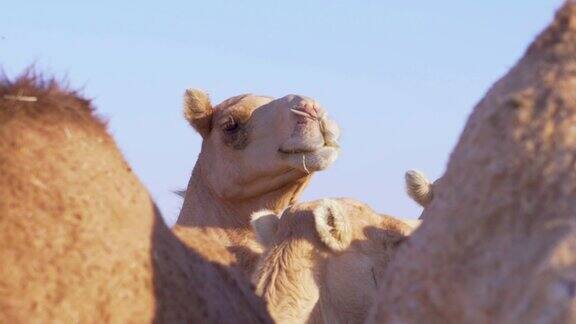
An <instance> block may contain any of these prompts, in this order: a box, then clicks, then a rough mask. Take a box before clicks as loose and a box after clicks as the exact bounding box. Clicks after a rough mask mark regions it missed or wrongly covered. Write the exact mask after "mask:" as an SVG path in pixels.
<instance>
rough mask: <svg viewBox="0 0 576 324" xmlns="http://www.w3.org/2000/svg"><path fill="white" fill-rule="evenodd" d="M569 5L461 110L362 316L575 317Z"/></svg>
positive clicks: (575, 102)
mask: <svg viewBox="0 0 576 324" xmlns="http://www.w3.org/2000/svg"><path fill="white" fill-rule="evenodd" d="M575 148H576V1H567V2H566V4H565V5H564V7H563V8H562V9H561V10H560V11H559V12H558V13H557V15H556V18H555V20H554V22H553V23H552V24H551V25H550V27H548V28H547V29H546V30H545V31H544V32H543V33H542V34H541V35H540V36H538V38H537V39H536V40H535V41H534V43H533V44H532V45H531V46H530V47H529V48H528V50H527V52H526V53H525V55H524V57H523V58H522V59H521V60H520V61H519V62H518V63H517V65H516V66H515V67H514V68H512V69H511V70H510V72H508V74H507V75H506V76H504V77H503V78H502V79H501V80H499V81H498V82H497V83H496V84H495V85H494V86H493V87H492V88H491V89H490V91H489V92H488V93H487V95H486V96H485V97H484V98H483V99H482V100H481V101H480V103H479V104H478V105H477V106H476V108H475V109H474V112H473V113H472V115H471V116H470V119H469V120H468V123H467V125H466V127H465V129H464V132H463V133H462V135H461V137H460V140H459V142H458V145H457V146H456V148H455V149H454V152H452V154H451V156H450V162H449V164H448V167H447V169H446V173H445V174H444V175H443V176H442V177H441V178H440V179H439V180H438V181H437V182H436V183H435V184H434V199H433V200H432V202H431V204H430V205H429V206H427V207H426V209H425V210H424V213H423V219H424V221H423V222H422V225H421V226H420V228H419V229H418V230H417V231H416V232H414V234H413V235H412V237H411V238H410V244H408V245H405V246H403V247H401V248H400V249H399V251H398V253H397V255H396V256H395V257H394V259H393V260H392V262H391V263H390V266H389V267H388V270H387V273H386V276H385V281H384V282H383V285H382V288H381V290H380V292H379V295H380V296H379V301H378V303H377V307H376V308H375V309H374V310H373V316H372V321H369V323H576V253H575V251H576V201H575V195H576V172H575V162H576V150H575Z"/></svg>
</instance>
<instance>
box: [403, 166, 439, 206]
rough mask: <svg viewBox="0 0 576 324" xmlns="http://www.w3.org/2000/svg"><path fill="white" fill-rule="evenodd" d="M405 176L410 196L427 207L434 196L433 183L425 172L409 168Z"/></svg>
mask: <svg viewBox="0 0 576 324" xmlns="http://www.w3.org/2000/svg"><path fill="white" fill-rule="evenodd" d="M404 178H405V181H406V192H407V193H408V196H410V198H412V199H413V200H414V201H415V202H417V203H418V204H419V205H420V206H422V207H426V206H427V205H428V204H429V203H430V202H431V201H432V199H433V198H434V192H433V191H432V183H431V182H430V181H429V180H428V179H427V178H426V176H425V175H424V173H422V172H420V171H417V170H408V171H407V172H406V174H405V175H404Z"/></svg>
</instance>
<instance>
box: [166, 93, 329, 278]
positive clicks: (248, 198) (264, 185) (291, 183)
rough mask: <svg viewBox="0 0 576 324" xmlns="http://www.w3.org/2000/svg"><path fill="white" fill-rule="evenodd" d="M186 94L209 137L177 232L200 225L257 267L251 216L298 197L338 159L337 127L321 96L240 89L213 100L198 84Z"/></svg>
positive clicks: (191, 115)
mask: <svg viewBox="0 0 576 324" xmlns="http://www.w3.org/2000/svg"><path fill="white" fill-rule="evenodd" d="M184 100H185V104H184V114H185V117H186V118H187V120H188V121H189V122H190V124H191V125H192V126H193V127H194V128H195V129H196V130H197V131H198V133H200V135H202V138H203V142H202V150H201V152H200V155H199V157H198V161H197V162H196V165H195V166H194V170H193V171H192V176H191V178H190V181H189V183H188V188H187V190H186V193H185V198H184V203H183V207H182V210H181V212H180V215H179V217H178V221H177V228H178V229H177V230H176V233H177V234H178V235H180V236H183V235H186V234H185V233H186V230H187V228H200V229H202V230H203V231H204V232H205V233H209V234H210V235H213V236H214V237H217V238H218V239H219V240H220V241H221V244H222V245H223V246H226V247H228V248H229V249H230V250H231V251H232V252H233V253H234V254H235V256H236V260H237V263H238V265H239V266H240V267H241V268H242V269H244V271H245V272H246V273H247V274H250V273H251V272H252V269H253V267H254V265H255V263H256V262H257V258H258V254H259V253H261V248H260V247H259V245H258V244H257V243H256V241H255V239H254V234H253V233H252V231H251V229H250V215H251V214H252V213H253V212H254V211H257V210H260V209H263V208H268V209H272V210H275V211H280V210H282V209H284V208H285V207H286V206H288V205H289V204H292V203H294V202H295V201H296V200H297V198H298V196H299V195H300V193H301V191H302V190H303V189H304V187H305V186H306V185H307V183H308V181H309V180H310V177H311V175H312V173H314V172H315V171H320V170H323V169H325V168H326V167H328V166H329V165H330V164H332V163H333V162H334V160H335V159H336V158H337V156H338V151H339V148H338V143H337V139H338V135H339V131H338V127H337V125H336V124H335V123H334V122H333V121H331V120H330V119H328V118H327V114H326V112H325V111H324V109H323V108H322V107H320V105H319V104H318V103H317V102H316V101H314V100H312V99H310V98H306V97H302V96H297V95H288V96H285V97H282V98H280V99H276V100H274V99H272V98H269V97H263V96H256V95H241V96H237V97H233V98H230V99H228V100H225V101H224V102H222V103H220V104H219V105H217V106H216V107H212V104H211V103H210V100H209V99H208V96H207V95H206V94H205V93H204V92H201V91H199V90H192V89H191V90H187V91H186V94H185V98H184Z"/></svg>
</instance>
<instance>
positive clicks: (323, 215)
mask: <svg viewBox="0 0 576 324" xmlns="http://www.w3.org/2000/svg"><path fill="white" fill-rule="evenodd" d="M252 226H253V228H254V232H255V233H256V237H257V238H258V241H259V242H261V244H262V245H263V246H265V249H266V251H265V253H264V254H263V255H262V257H261V259H260V262H259V264H258V266H257V268H256V271H255V272H254V275H253V278H252V279H253V283H254V285H255V287H256V293H257V294H258V295H259V296H262V297H263V298H264V299H265V300H266V302H267V303H268V310H269V311H270V314H271V316H272V318H273V319H274V320H275V322H277V323H361V322H362V321H363V320H364V319H365V317H366V316H367V314H368V310H369V307H370V305H371V304H372V299H373V298H372V297H373V294H374V293H375V292H376V289H377V287H378V286H379V285H380V283H379V282H380V281H381V280H382V279H381V277H382V274H383V272H384V270H385V268H386V265H387V264H388V262H389V260H390V259H391V258H392V256H393V254H394V253H395V250H396V249H397V247H398V246H399V245H400V243H402V242H403V241H404V240H405V239H406V237H407V235H408V234H409V233H410V231H411V227H410V226H408V225H407V224H405V223H403V222H402V221H399V220H397V219H394V218H392V217H389V216H383V215H379V214H377V213H376V212H374V211H373V210H372V209H370V208H369V207H368V206H367V205H365V204H363V203H361V202H358V201H356V200H352V199H344V198H340V199H322V200H317V201H313V202H307V203H301V204H297V205H295V206H291V207H289V208H288V209H286V210H285V211H284V212H283V213H282V215H281V217H280V215H278V214H276V213H275V212H274V211H270V210H263V211H260V212H256V213H254V214H253V216H252Z"/></svg>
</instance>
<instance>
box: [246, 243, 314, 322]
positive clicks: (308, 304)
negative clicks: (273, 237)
mask: <svg viewBox="0 0 576 324" xmlns="http://www.w3.org/2000/svg"><path fill="white" fill-rule="evenodd" d="M313 250H314V246H313V245H312V244H310V243H309V242H307V241H306V240H302V239H300V240H290V241H285V242H283V243H281V244H279V245H278V246H275V247H272V248H271V250H269V251H268V252H266V254H265V256H264V259H263V261H262V262H261V263H260V264H261V266H260V268H258V269H257V270H256V272H255V274H254V278H255V285H256V288H255V289H256V294H257V295H259V296H263V297H264V299H266V302H267V304H268V307H269V310H270V312H271V314H272V317H273V318H274V319H275V320H276V321H277V322H278V323H304V322H314V320H313V319H317V318H319V316H321V314H320V310H319V308H318V307H317V306H318V300H319V298H320V291H319V288H318V283H317V277H316V275H315V270H314V263H315V261H316V260H313V259H311V258H310V256H311V255H313V252H312V251H313ZM282 260H290V262H283V261H282Z"/></svg>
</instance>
